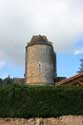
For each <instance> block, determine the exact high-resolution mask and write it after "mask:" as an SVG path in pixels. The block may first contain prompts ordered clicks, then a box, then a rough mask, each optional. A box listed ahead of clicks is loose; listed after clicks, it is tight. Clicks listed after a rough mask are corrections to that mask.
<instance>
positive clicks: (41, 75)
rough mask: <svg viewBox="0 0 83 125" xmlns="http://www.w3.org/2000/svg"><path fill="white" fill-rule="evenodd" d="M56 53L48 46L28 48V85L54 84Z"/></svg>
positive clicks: (26, 75) (26, 68)
mask: <svg viewBox="0 0 83 125" xmlns="http://www.w3.org/2000/svg"><path fill="white" fill-rule="evenodd" d="M53 56H54V51H53V48H52V47H51V46H48V45H33V46H29V47H27V48H26V67H25V70H26V73H25V77H26V83H32V84H33V83H54V64H55V62H54V57H53Z"/></svg>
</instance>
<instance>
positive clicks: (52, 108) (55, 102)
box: [0, 84, 83, 118]
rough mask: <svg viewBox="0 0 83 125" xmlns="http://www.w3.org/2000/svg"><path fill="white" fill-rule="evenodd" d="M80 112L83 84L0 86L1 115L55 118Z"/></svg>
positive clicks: (82, 111) (82, 103)
mask: <svg viewBox="0 0 83 125" xmlns="http://www.w3.org/2000/svg"><path fill="white" fill-rule="evenodd" d="M62 115H83V87H75V86H57V87H56V86H24V85H23V86H22V85H16V84H10V85H5V86H1V87H0V117H24V118H29V117H57V116H62Z"/></svg>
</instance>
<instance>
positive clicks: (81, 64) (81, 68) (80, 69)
mask: <svg viewBox="0 0 83 125" xmlns="http://www.w3.org/2000/svg"><path fill="white" fill-rule="evenodd" d="M80 62H81V63H80V68H79V71H78V73H82V72H83V59H80Z"/></svg>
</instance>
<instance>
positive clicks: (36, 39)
mask: <svg viewBox="0 0 83 125" xmlns="http://www.w3.org/2000/svg"><path fill="white" fill-rule="evenodd" d="M35 44H41V45H49V46H52V43H51V42H49V41H48V39H47V37H46V36H41V35H36V36H33V37H32V39H31V42H29V43H28V45H27V46H28V47H29V46H32V45H35Z"/></svg>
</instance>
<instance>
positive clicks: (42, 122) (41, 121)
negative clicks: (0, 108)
mask: <svg viewBox="0 0 83 125" xmlns="http://www.w3.org/2000/svg"><path fill="white" fill-rule="evenodd" d="M0 125H83V116H63V117H58V118H32V119H23V118H21V119H20V118H19V119H18V118H0Z"/></svg>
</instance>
